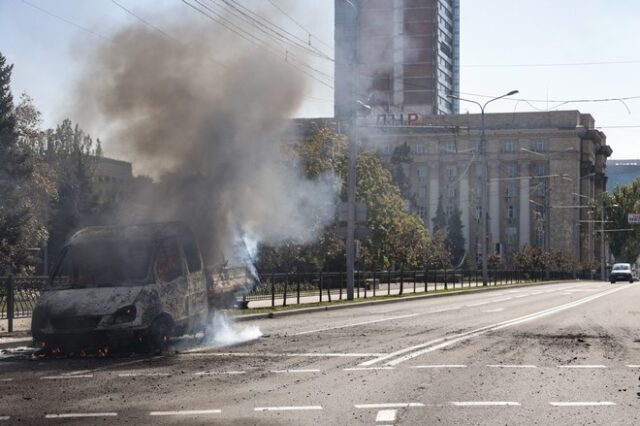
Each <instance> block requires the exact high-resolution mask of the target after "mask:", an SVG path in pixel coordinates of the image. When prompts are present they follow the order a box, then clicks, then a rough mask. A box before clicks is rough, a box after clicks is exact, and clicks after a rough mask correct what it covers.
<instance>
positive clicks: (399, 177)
mask: <svg viewBox="0 0 640 426" xmlns="http://www.w3.org/2000/svg"><path fill="white" fill-rule="evenodd" d="M411 163H413V159H412V158H411V147H410V146H409V144H408V143H406V142H405V143H403V144H402V145H398V146H396V147H395V148H394V149H393V153H392V154H391V161H390V165H389V171H390V172H391V177H392V179H393V182H394V183H395V184H396V185H397V186H398V188H399V189H400V195H401V196H402V198H403V199H405V200H409V201H410V202H411V203H412V204H414V202H415V200H414V194H413V193H412V192H411V181H410V180H409V176H408V174H407V168H408V167H409V166H410V165H411Z"/></svg>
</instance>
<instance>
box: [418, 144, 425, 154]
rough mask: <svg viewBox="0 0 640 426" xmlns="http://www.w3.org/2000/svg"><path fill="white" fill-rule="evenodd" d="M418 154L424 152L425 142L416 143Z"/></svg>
mask: <svg viewBox="0 0 640 426" xmlns="http://www.w3.org/2000/svg"><path fill="white" fill-rule="evenodd" d="M416 154H418V155H420V154H424V144H423V143H417V144H416Z"/></svg>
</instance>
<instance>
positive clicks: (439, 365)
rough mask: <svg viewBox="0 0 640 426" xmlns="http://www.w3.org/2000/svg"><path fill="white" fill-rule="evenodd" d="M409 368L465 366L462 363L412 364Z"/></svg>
mask: <svg viewBox="0 0 640 426" xmlns="http://www.w3.org/2000/svg"><path fill="white" fill-rule="evenodd" d="M410 368H467V366H466V365H464V364H435V365H414V366H412V367H410Z"/></svg>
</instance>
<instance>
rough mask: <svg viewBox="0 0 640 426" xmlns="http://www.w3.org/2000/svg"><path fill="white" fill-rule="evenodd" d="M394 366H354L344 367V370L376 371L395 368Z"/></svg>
mask: <svg viewBox="0 0 640 426" xmlns="http://www.w3.org/2000/svg"><path fill="white" fill-rule="evenodd" d="M393 369H394V368H393V367H352V368H344V369H343V371H375V370H393Z"/></svg>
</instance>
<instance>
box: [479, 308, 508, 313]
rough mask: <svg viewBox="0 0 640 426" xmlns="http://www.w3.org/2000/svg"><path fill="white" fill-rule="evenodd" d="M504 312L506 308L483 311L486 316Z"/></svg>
mask: <svg viewBox="0 0 640 426" xmlns="http://www.w3.org/2000/svg"><path fill="white" fill-rule="evenodd" d="M502 311H504V308H496V309H487V310H486V311H482V312H483V313H485V314H490V313H493V312H502Z"/></svg>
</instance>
